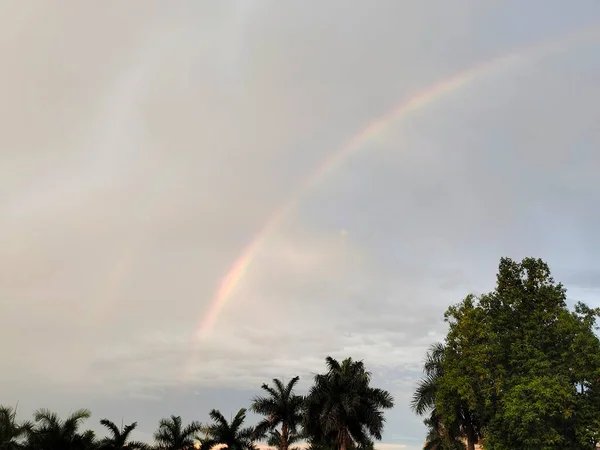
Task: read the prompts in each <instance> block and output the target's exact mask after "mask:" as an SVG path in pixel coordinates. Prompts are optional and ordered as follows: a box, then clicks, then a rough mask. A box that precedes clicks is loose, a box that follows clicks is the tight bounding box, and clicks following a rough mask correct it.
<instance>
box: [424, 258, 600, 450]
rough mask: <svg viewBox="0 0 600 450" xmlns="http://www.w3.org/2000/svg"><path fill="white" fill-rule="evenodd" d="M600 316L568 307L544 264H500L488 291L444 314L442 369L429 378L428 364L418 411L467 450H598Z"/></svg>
mask: <svg viewBox="0 0 600 450" xmlns="http://www.w3.org/2000/svg"><path fill="white" fill-rule="evenodd" d="M599 314H600V310H598V309H593V308H590V307H588V306H587V305H585V304H583V303H576V304H575V305H574V307H573V308H572V309H569V308H568V306H567V297H566V289H565V287H564V286H563V285H562V284H561V283H558V282H556V281H554V279H553V278H552V276H551V273H550V269H549V267H548V265H547V264H546V263H545V262H544V261H542V260H540V259H534V258H525V259H523V260H522V261H521V262H516V261H513V260H511V259H509V258H502V259H501V260H500V264H499V267H498V274H497V281H496V286H495V289H494V290H493V291H491V292H489V293H487V294H484V295H480V296H475V295H468V296H467V297H465V299H464V300H463V301H461V302H460V303H458V304H456V305H454V306H451V307H450V308H448V310H447V311H446V313H445V320H446V322H447V323H448V333H447V336H446V339H445V342H444V344H443V349H444V350H443V352H442V354H441V356H440V355H438V356H440V358H441V361H438V362H439V363H440V364H439V371H438V372H436V374H435V376H433V377H432V376H431V373H430V372H429V371H428V370H427V369H428V367H427V365H426V367H425V369H426V370H425V372H426V377H425V378H424V380H423V381H422V382H421V383H420V384H419V385H418V387H417V390H416V392H415V401H413V406H414V409H415V411H416V412H417V413H420V414H424V413H427V412H429V413H432V412H433V413H434V415H435V418H436V420H435V421H433V422H432V421H429V422H428V423H427V425H428V426H429V428H430V430H431V432H432V433H433V434H435V433H438V434H439V431H441V430H442V431H443V430H455V431H458V432H459V433H460V436H461V437H462V438H463V439H464V440H466V442H467V446H468V448H470V449H472V448H474V445H475V443H477V442H479V443H481V444H483V446H484V448H485V449H490V450H511V449H517V448H527V449H582V450H583V449H593V448H595V446H596V443H597V442H598V441H600V384H599V383H600V341H599V339H598V337H597V336H596V333H595V330H596V319H597V317H598V315H599ZM427 383H429V384H430V385H431V386H428V385H427ZM426 388H427V389H428V390H427V389H426ZM431 396H433V398H434V400H433V401H432V400H431ZM433 434H432V435H433Z"/></svg>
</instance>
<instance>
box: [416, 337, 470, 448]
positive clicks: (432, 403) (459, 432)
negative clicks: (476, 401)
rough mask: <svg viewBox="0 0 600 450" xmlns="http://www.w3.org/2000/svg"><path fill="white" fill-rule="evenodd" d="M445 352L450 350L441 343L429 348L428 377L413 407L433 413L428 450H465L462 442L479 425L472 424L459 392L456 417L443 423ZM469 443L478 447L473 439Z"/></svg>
mask: <svg viewBox="0 0 600 450" xmlns="http://www.w3.org/2000/svg"><path fill="white" fill-rule="evenodd" d="M445 352H446V348H445V346H444V345H443V344H441V343H435V344H433V345H431V347H430V348H429V351H428V352H427V354H426V356H425V362H424V364H423V371H424V377H423V378H421V380H420V381H419V383H418V384H417V388H416V389H415V392H414V394H413V398H412V401H411V405H410V406H411V409H412V410H413V411H414V412H415V413H416V414H418V415H419V416H424V415H425V414H429V417H428V418H426V419H425V420H424V423H425V425H426V426H427V427H428V429H429V434H428V435H427V440H426V442H427V445H426V448H429V449H431V450H434V449H437V450H454V449H462V448H464V447H465V446H464V444H463V442H462V440H463V439H464V438H467V436H469V435H470V434H471V433H468V432H467V430H469V429H473V428H475V425H474V424H473V423H470V420H471V417H472V415H470V414H468V413H467V406H466V405H465V403H464V402H463V401H462V400H461V399H460V398H459V396H458V395H456V393H455V400H454V406H455V409H456V414H455V415H453V416H452V420H447V421H446V423H443V421H442V419H441V416H440V414H439V413H438V411H437V409H436V398H437V397H438V391H439V382H440V378H441V376H442V374H443V373H444V369H443V363H444V357H445ZM467 442H468V446H469V448H473V447H474V445H475V442H474V441H473V439H471V441H469V439H468V438H467Z"/></svg>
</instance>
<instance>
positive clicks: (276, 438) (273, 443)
mask: <svg viewBox="0 0 600 450" xmlns="http://www.w3.org/2000/svg"><path fill="white" fill-rule="evenodd" d="M300 439H301V434H300V433H292V434H290V435H289V436H288V438H287V441H286V440H285V439H284V438H283V436H282V435H281V432H280V431H279V430H273V431H269V434H268V436H267V445H268V446H269V447H274V448H275V449H276V450H281V445H282V442H287V445H288V447H287V448H288V450H299V447H292V445H293V444H297V443H298V442H300Z"/></svg>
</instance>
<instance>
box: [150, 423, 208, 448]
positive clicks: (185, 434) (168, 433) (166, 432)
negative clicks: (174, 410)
mask: <svg viewBox="0 0 600 450" xmlns="http://www.w3.org/2000/svg"><path fill="white" fill-rule="evenodd" d="M201 429H202V425H201V424H200V423H199V422H195V421H193V422H191V423H189V424H188V425H186V426H185V427H184V426H183V424H182V422H181V416H174V415H172V416H171V417H168V418H165V419H161V420H160V422H159V424H158V430H156V432H155V433H154V440H155V441H156V443H157V447H158V449H160V450H189V449H192V448H193V447H194V444H195V442H196V437H195V436H196V434H197V433H198V432H199V431H200V430H201Z"/></svg>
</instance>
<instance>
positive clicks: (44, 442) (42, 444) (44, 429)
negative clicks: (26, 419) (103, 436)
mask: <svg viewBox="0 0 600 450" xmlns="http://www.w3.org/2000/svg"><path fill="white" fill-rule="evenodd" d="M90 416H91V413H90V411H89V410H87V409H78V410H77V411H74V412H73V413H71V414H70V415H69V416H68V417H67V418H66V419H64V420H61V419H60V417H59V416H58V414H56V413H54V412H52V411H50V410H48V409H39V410H37V411H36V412H35V413H34V415H33V418H34V421H35V427H34V428H33V429H32V430H31V432H30V434H29V439H28V447H29V448H31V449H32V450H90V449H93V448H94V447H95V445H96V443H95V435H94V432H93V431H91V430H87V431H83V432H80V431H79V429H80V427H81V424H82V423H83V422H84V421H85V420H87V419H89V418H90Z"/></svg>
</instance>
